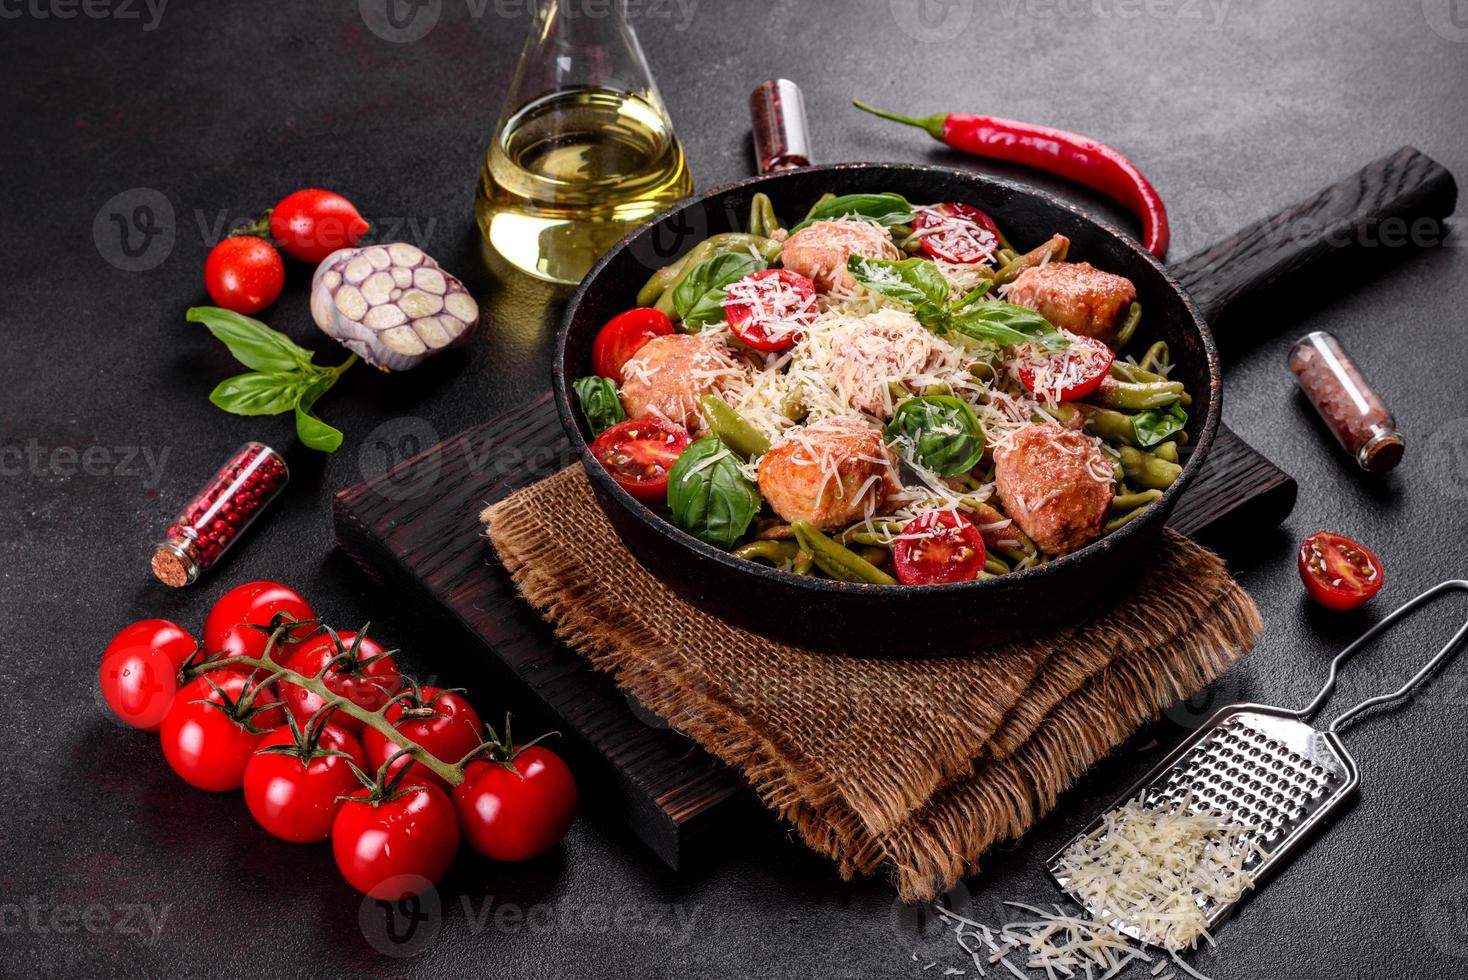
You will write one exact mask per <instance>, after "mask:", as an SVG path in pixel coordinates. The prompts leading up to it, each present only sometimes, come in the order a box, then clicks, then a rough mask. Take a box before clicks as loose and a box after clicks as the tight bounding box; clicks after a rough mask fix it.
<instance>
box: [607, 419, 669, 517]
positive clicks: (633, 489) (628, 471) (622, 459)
mask: <svg viewBox="0 0 1468 980" xmlns="http://www.w3.org/2000/svg"><path fill="white" fill-rule="evenodd" d="M692 442H693V439H692V437H691V436H689V435H688V430H687V429H685V428H683V426H681V425H676V424H674V423H672V422H669V421H668V420H667V419H662V418H658V417H657V416H656V415H644V416H642V417H641V418H635V419H628V420H627V421H626V422H618V423H617V424H616V425H614V426H612V427H611V428H610V429H607V430H606V431H605V432H603V433H602V434H601V435H599V436H597V437H596V441H595V442H593V443H592V444H591V455H593V456H595V457H596V461H597V462H598V463H600V464H601V465H602V466H603V467H605V468H606V471H607V472H608V473H610V474H611V475H612V479H613V480H616V481H617V485H618V486H619V487H621V488H622V489H623V490H626V491H627V492H628V493H630V494H631V495H632V496H633V498H634V499H636V500H640V501H642V502H643V503H645V504H659V503H662V502H663V501H664V500H667V499H668V470H670V469H672V468H673V464H674V463H675V462H677V461H678V457H679V456H681V455H683V450H685V449H687V448H688V446H689V444H690V443H692Z"/></svg>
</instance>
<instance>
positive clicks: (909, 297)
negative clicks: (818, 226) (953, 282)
mask: <svg viewBox="0 0 1468 980" xmlns="http://www.w3.org/2000/svg"><path fill="white" fill-rule="evenodd" d="M846 269H847V271H848V272H850V273H851V275H852V278H854V279H855V280H856V281H857V282H859V283H861V284H862V285H863V286H865V287H867V288H868V289H870V290H872V291H873V292H877V293H881V294H882V295H883V296H886V297H888V298H889V299H895V300H897V302H899V303H902V304H903V305H905V306H907V307H909V308H911V309H912V312H913V316H916V317H917V318H918V322H920V323H922V324H923V325H924V326H927V327H932V328H934V329H937V328H939V327H941V326H942V324H943V323H944V321H945V319H946V317H947V307H948V293H949V288H948V280H947V279H944V278H943V273H941V272H939V271H938V267H937V266H936V265H934V264H933V263H931V262H929V261H928V260H927V259H903V260H902V261H900V262H889V261H887V260H885V259H869V258H866V257H865V256H861V255H853V256H851V257H849V258H848V259H847V260H846Z"/></svg>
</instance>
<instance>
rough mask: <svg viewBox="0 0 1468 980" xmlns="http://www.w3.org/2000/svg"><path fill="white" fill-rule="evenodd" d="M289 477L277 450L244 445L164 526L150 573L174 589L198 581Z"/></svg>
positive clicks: (252, 443) (277, 492)
mask: <svg viewBox="0 0 1468 980" xmlns="http://www.w3.org/2000/svg"><path fill="white" fill-rule="evenodd" d="M289 479H290V471H289V470H288V469H287V468H286V465H285V460H284V459H283V458H282V457H281V455H280V453H277V452H276V451H275V450H274V449H271V448H270V447H269V446H266V445H263V444H262V443H258V442H250V443H246V444H245V445H244V446H242V447H241V448H240V449H239V451H238V452H236V453H235V454H234V455H233V456H232V457H230V460H229V462H227V463H225V464H224V466H223V468H221V469H220V471H219V472H218V473H216V474H214V479H212V480H210V481H209V483H208V484H207V485H206V486H205V487H204V489H203V490H201V491H199V494H198V496H196V497H195V498H194V499H193V500H191V501H189V503H188V506H186V507H185V508H184V509H183V513H181V514H179V515H178V517H176V518H175V519H174V521H173V523H172V524H170V525H169V526H168V536H167V537H165V538H164V539H163V540H162V541H160V542H159V543H158V547H157V548H156V549H155V550H154V552H153V562H152V565H153V574H154V575H156V576H157V577H158V580H159V581H160V582H162V583H163V584H164V585H171V586H173V587H174V588H176V589H177V588H182V587H183V586H185V585H190V584H192V583H194V582H195V581H197V580H198V578H199V576H200V575H202V574H203V573H204V572H206V571H208V570H209V569H210V568H211V567H212V566H213V565H214V563H215V562H217V561H218V560H219V557H220V556H221V555H223V554H224V553H225V552H226V551H228V550H229V547H230V545H232V544H234V542H235V540H236V539H238V538H239V536H240V535H241V534H244V533H245V529H246V528H248V527H249V526H250V525H251V524H252V523H254V521H255V518H257V517H259V516H260V512H261V511H262V510H264V509H265V508H266V507H267V506H268V505H269V504H270V501H272V500H274V499H275V497H276V495H278V494H279V493H280V491H281V490H282V489H283V488H284V487H285V485H286V481H288V480H289Z"/></svg>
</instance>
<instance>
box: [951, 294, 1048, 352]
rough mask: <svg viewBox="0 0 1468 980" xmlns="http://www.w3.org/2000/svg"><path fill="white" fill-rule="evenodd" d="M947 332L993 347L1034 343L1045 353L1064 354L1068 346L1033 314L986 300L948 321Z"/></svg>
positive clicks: (1019, 307) (1042, 320)
mask: <svg viewBox="0 0 1468 980" xmlns="http://www.w3.org/2000/svg"><path fill="white" fill-rule="evenodd" d="M947 325H948V328H949V329H950V330H957V331H958V332H959V333H961V334H963V335H965V336H967V337H972V338H974V339H975V340H987V341H990V342H991V343H995V344H1005V345H1009V344H1028V343H1031V342H1036V341H1038V342H1039V343H1040V344H1041V345H1042V346H1044V347H1045V348H1047V349H1048V350H1065V348H1067V347H1069V346H1070V341H1069V340H1066V339H1065V337H1064V336H1062V335H1061V334H1060V333H1059V332H1058V331H1057V330H1056V329H1055V328H1054V327H1053V326H1051V325H1050V321H1049V320H1047V319H1045V318H1044V317H1043V316H1041V315H1040V314H1038V313H1036V312H1035V311H1034V310H1029V309H1025V308H1024V307H1023V306H1015V305H1014V304H1013V303H1006V302H1004V301H1002V300H990V301H989V302H986V303H979V304H977V305H975V306H971V307H969V308H968V309H966V310H963V311H962V312H960V313H956V314H954V315H953V316H952V317H950V318H949V319H948V324H947Z"/></svg>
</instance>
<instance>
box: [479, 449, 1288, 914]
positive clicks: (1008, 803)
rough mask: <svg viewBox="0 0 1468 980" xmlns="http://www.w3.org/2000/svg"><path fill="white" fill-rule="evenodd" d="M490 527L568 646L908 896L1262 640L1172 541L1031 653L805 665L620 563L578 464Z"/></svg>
mask: <svg viewBox="0 0 1468 980" xmlns="http://www.w3.org/2000/svg"><path fill="white" fill-rule="evenodd" d="M483 520H484V522H485V523H486V525H487V526H488V534H489V538H490V540H491V541H492V542H493V543H494V547H495V548H496V549H497V550H498V552H499V555H500V559H501V560H502V561H503V563H504V566H505V568H506V569H507V570H508V571H509V573H510V575H511V577H512V578H513V579H514V581H515V584H516V586H517V587H518V588H519V589H520V591H521V592H522V593H523V594H524V596H525V598H526V599H527V600H528V601H529V602H530V603H531V605H533V606H534V607H535V608H536V609H538V610H539V611H540V612H541V613H542V614H543V615H544V616H545V618H546V619H547V620H548V621H549V622H550V623H551V624H552V626H554V628H555V630H556V633H557V634H558V635H559V636H560V637H561V638H562V639H563V640H564V641H565V642H566V643H567V644H569V645H570V646H571V647H572V648H573V649H575V650H576V651H578V652H579V653H581V654H582V655H583V656H585V657H586V658H587V659H588V660H589V661H590V662H591V663H592V664H593V665H594V666H595V667H597V668H598V669H601V670H606V671H609V672H611V673H612V675H613V676H614V677H615V678H616V680H617V683H618V684H620V685H621V686H622V687H624V688H625V689H627V690H628V691H630V692H631V693H632V695H633V696H634V697H636V698H637V700H638V701H640V702H641V703H642V704H643V705H645V706H646V707H647V708H648V709H649V710H651V711H653V712H655V713H656V714H658V715H659V716H660V717H662V718H664V719H665V720H667V721H668V722H669V724H671V725H672V726H673V727H675V728H677V729H678V730H680V731H682V732H684V733H685V734H686V735H688V736H689V737H690V738H692V739H693V740H694V741H696V742H698V743H699V744H700V745H702V746H703V747H704V748H705V749H707V750H708V751H709V752H711V753H713V754H714V755H716V756H718V757H719V758H721V759H723V760H724V761H725V762H727V763H729V764H730V765H732V766H735V767H737V768H738V769H739V770H740V771H741V772H742V773H743V774H744V776H745V778H747V779H748V780H749V782H750V783H751V784H752V785H753V786H754V787H755V789H756V790H758V792H759V793H760V795H761V796H762V797H763V798H764V800H765V802H766V803H767V804H768V805H769V806H770V807H771V808H772V809H774V810H775V812H776V813H778V814H779V815H780V816H781V817H783V818H784V819H786V820H788V821H790V822H791V823H792V824H793V825H794V826H795V827H796V829H797V830H798V831H799V833H800V835H801V837H802V838H804V840H805V841H806V843H807V844H808V845H809V846H810V847H812V848H814V849H815V850H817V851H818V852H820V853H822V854H825V855H827V856H828V857H830V858H831V859H832V860H834V861H835V862H836V863H837V864H838V866H839V867H840V870H841V873H842V874H843V875H845V876H848V877H849V876H851V875H854V874H870V873H872V872H874V871H876V870H878V869H879V868H880V867H882V866H883V865H884V864H888V865H890V867H891V868H892V869H893V871H894V874H895V878H896V883H897V887H898V890H899V892H900V893H901V895H902V897H903V898H904V899H907V900H917V899H930V898H933V897H935V896H936V895H939V894H941V893H942V892H944V891H946V890H947V889H948V888H950V887H951V886H952V885H953V884H954V883H955V882H956V881H957V880H958V879H959V878H961V877H963V876H965V875H969V874H972V873H974V872H975V871H976V870H977V869H978V865H979V859H980V857H981V856H982V855H983V854H984V853H985V852H986V851H987V850H988V849H989V848H990V847H991V846H992V845H994V844H995V843H997V842H1000V841H1003V840H1007V839H1011V838H1014V837H1017V836H1019V835H1020V834H1022V833H1024V832H1025V831H1026V830H1027V829H1028V828H1029V827H1030V826H1032V825H1033V824H1034V822H1035V821H1036V820H1037V819H1038V818H1039V817H1040V816H1041V815H1042V814H1044V813H1045V812H1046V811H1048V810H1049V809H1050V807H1051V806H1053V805H1054V803H1055V799H1056V797H1057V796H1058V795H1059V794H1060V792H1061V791H1062V790H1064V789H1065V788H1066V787H1067V786H1068V785H1070V783H1071V782H1072V781H1073V780H1074V779H1075V778H1076V777H1077V776H1079V775H1080V774H1081V773H1082V772H1083V771H1084V770H1085V769H1086V768H1087V767H1089V766H1090V765H1091V764H1093V763H1094V762H1095V761H1096V760H1097V759H1099V758H1100V757H1102V756H1103V755H1105V754H1106V753H1107V752H1108V751H1110V750H1111V749H1112V748H1113V747H1115V746H1116V745H1117V744H1118V743H1120V742H1121V741H1122V740H1123V739H1125V738H1126V737H1127V736H1128V735H1130V734H1131V733H1132V732H1133V731H1135V730H1136V728H1137V726H1139V725H1140V724H1141V723H1142V722H1143V721H1145V720H1147V719H1148V718H1150V717H1153V716H1155V715H1156V714H1157V713H1158V712H1160V711H1161V709H1162V708H1164V707H1166V706H1167V705H1169V704H1172V703H1173V702H1175V701H1176V700H1178V699H1179V698H1183V697H1187V696H1189V695H1191V694H1192V693H1193V692H1195V691H1196V690H1198V689H1199V688H1201V687H1202V686H1203V685H1205V684H1207V683H1208V682H1209V681H1211V680H1212V679H1214V678H1215V677H1217V676H1218V675H1219V674H1220V673H1222V672H1223V671H1224V670H1225V669H1226V668H1227V667H1228V666H1229V665H1230V664H1232V663H1233V662H1234V661H1235V660H1236V659H1238V658H1239V657H1240V656H1242V655H1243V654H1244V653H1245V652H1247V651H1248V650H1249V649H1250V648H1252V646H1253V645H1254V642H1255V641H1256V640H1257V638H1258V635H1259V632H1260V629H1261V626H1260V621H1259V613H1258V610H1256V609H1255V607H1254V603H1253V601H1252V600H1251V599H1250V598H1249V596H1248V594H1247V593H1246V592H1244V590H1243V589H1241V588H1240V587H1239V586H1238V585H1237V584H1236V583H1235V582H1234V581H1233V579H1232V578H1231V577H1230V576H1229V575H1228V572H1227V571H1226V570H1225V569H1224V566H1223V563H1222V561H1221V560H1219V558H1218V557H1217V556H1216V555H1214V554H1213V553H1212V552H1210V551H1207V550H1206V549H1204V548H1202V547H1200V546H1198V545H1197V544H1194V543H1193V542H1191V541H1189V540H1188V539H1187V538H1184V537H1182V536H1181V535H1178V534H1173V533H1171V532H1169V533H1168V535H1167V538H1166V542H1165V544H1164V546H1163V547H1162V549H1161V550H1160V551H1159V553H1158V554H1157V556H1156V558H1155V560H1154V561H1153V562H1151V563H1150V564H1149V566H1148V567H1147V569H1146V570H1145V571H1144V572H1143V573H1142V574H1141V576H1140V577H1139V580H1138V582H1137V586H1136V588H1135V590H1134V591H1133V592H1132V593H1131V594H1130V595H1129V596H1127V597H1126V598H1125V599H1123V600H1121V601H1119V602H1117V603H1116V604H1115V605H1113V606H1110V607H1108V608H1105V609H1103V610H1101V611H1099V612H1098V613H1097V614H1096V615H1094V616H1093V617H1092V618H1091V619H1090V620H1089V621H1087V622H1085V623H1083V624H1081V625H1079V626H1076V627H1070V628H1066V629H1062V630H1059V631H1056V632H1055V633H1053V634H1051V635H1048V636H1046V637H1044V638H1043V639H1037V640H1033V641H1028V642H1026V643H1024V644H1017V645H1014V646H1010V647H1006V648H1003V649H999V650H995V651H989V652H985V653H983V654H980V655H977V656H962V657H951V658H940V659H924V660H892V659H866V658H860V657H852V656H845V655H841V654H822V653H812V652H810V651H807V650H801V649H797V648H795V647H790V646H784V645H781V644H778V643H774V642H772V641H769V640H766V639H763V638H761V637H758V636H755V635H753V634H751V633H747V632H745V631H743V630H739V629H736V628H735V627H732V626H729V625H728V624H726V623H724V622H723V621H722V620H719V619H716V618H715V617H713V616H711V615H708V614H706V613H703V612H701V611H699V610H698V609H696V608H694V607H692V606H690V605H688V604H687V603H685V602H683V601H682V600H681V599H679V598H678V597H677V596H676V595H675V594H674V593H673V592H671V591H670V590H669V589H667V587H665V586H664V585H663V584H662V583H661V582H659V581H658V580H657V579H656V578H654V577H653V576H652V575H651V574H650V573H649V572H647V571H646V570H644V569H643V567H642V566H641V565H639V564H638V563H637V561H636V559H634V558H633V557H632V556H631V554H629V553H628V551H627V550H626V548H624V547H623V546H622V544H621V541H620V540H619V539H618V538H617V536H616V534H615V533H614V532H613V531H612V528H611V526H610V524H608V522H607V520H606V518H605V516H604V515H603V514H602V512H601V510H600V509H599V508H598V507H597V505H596V502H595V500H594V499H593V498H592V495H591V488H590V485H589V484H588V482H587V479H586V474H585V472H584V471H583V470H582V469H581V467H580V466H579V465H577V466H572V467H570V468H569V469H566V470H562V471H561V472H559V473H557V474H555V475H554V476H551V477H549V478H547V479H545V480H542V481H540V482H539V483H536V484H534V485H533V486H530V487H527V488H526V489H524V490H521V491H519V492H518V493H515V494H514V495H512V496H510V497H508V498H506V499H505V500H503V501H501V502H500V503H497V504H495V505H494V506H492V507H490V508H489V509H487V510H486V511H485V512H484V515H483ZM649 596H652V597H654V600H653V601H649ZM774 614H776V613H773V612H772V615H774Z"/></svg>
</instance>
